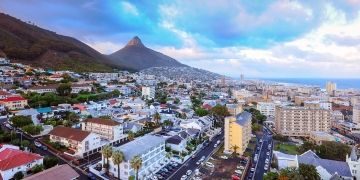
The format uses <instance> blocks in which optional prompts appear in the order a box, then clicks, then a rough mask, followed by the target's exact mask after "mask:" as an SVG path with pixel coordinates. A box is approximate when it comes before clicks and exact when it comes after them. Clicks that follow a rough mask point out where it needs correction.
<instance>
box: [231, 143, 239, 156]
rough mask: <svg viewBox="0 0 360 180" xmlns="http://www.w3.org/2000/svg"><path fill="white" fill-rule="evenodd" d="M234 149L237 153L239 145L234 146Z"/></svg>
mask: <svg viewBox="0 0 360 180" xmlns="http://www.w3.org/2000/svg"><path fill="white" fill-rule="evenodd" d="M232 149H233V150H234V153H235V154H237V150H238V149H239V146H237V145H234V146H233V147H232Z"/></svg>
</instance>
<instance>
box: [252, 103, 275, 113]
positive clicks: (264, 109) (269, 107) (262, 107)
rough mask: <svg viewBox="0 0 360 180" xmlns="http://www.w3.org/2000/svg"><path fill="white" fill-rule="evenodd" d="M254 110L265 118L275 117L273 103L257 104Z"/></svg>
mask: <svg viewBox="0 0 360 180" xmlns="http://www.w3.org/2000/svg"><path fill="white" fill-rule="evenodd" d="M256 109H257V110H259V111H260V113H261V114H263V115H265V116H275V103H272V102H258V103H257V105H256Z"/></svg>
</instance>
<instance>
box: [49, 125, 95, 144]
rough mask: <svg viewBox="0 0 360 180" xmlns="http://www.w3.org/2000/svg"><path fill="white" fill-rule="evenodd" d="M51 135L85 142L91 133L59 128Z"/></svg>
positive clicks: (52, 131) (51, 132)
mask: <svg viewBox="0 0 360 180" xmlns="http://www.w3.org/2000/svg"><path fill="white" fill-rule="evenodd" d="M49 134H50V135H54V136H59V137H63V138H66V139H71V140H75V141H83V140H84V139H85V138H86V137H88V136H89V134H90V132H87V131H82V130H80V129H74V128H69V127H62V126H57V127H55V128H54V129H53V130H51V131H50V132H49Z"/></svg>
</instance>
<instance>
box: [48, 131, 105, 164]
mask: <svg viewBox="0 0 360 180" xmlns="http://www.w3.org/2000/svg"><path fill="white" fill-rule="evenodd" d="M49 135H50V141H51V142H59V143H60V144H62V145H64V146H66V147H67V148H68V151H66V152H65V154H68V155H70V156H74V157H80V158H83V157H84V156H87V155H88V154H94V153H96V152H98V151H100V150H101V147H102V145H104V144H103V143H101V138H100V136H99V135H97V134H95V133H91V132H88V131H82V130H80V129H73V128H68V127H62V126H57V127H55V128H54V129H53V130H51V131H50V133H49Z"/></svg>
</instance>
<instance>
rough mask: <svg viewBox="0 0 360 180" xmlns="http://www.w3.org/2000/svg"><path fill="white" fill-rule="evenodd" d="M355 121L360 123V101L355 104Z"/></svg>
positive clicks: (353, 119)
mask: <svg viewBox="0 0 360 180" xmlns="http://www.w3.org/2000/svg"><path fill="white" fill-rule="evenodd" d="M352 121H353V123H356V124H358V125H360V103H358V104H355V105H354V106H353V118H352Z"/></svg>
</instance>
